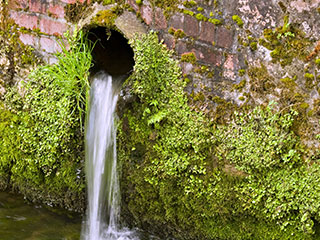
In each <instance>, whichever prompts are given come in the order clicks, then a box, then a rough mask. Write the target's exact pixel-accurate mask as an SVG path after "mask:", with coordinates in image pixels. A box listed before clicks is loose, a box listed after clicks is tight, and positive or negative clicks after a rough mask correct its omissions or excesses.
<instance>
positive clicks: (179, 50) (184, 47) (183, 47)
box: [175, 42, 189, 55]
mask: <svg viewBox="0 0 320 240" xmlns="http://www.w3.org/2000/svg"><path fill="white" fill-rule="evenodd" d="M175 50H176V52H177V54H178V55H181V54H183V53H185V52H189V50H188V48H187V44H185V43H184V42H178V43H177V44H176V48H175Z"/></svg>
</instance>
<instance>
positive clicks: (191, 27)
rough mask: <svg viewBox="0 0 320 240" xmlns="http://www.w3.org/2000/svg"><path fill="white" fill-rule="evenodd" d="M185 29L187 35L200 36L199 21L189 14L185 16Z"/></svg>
mask: <svg viewBox="0 0 320 240" xmlns="http://www.w3.org/2000/svg"><path fill="white" fill-rule="evenodd" d="M183 30H184V32H185V34H186V35H187V36H191V37H198V36H199V21H198V20H197V19H195V18H194V17H191V16H189V15H185V16H184V26H183Z"/></svg>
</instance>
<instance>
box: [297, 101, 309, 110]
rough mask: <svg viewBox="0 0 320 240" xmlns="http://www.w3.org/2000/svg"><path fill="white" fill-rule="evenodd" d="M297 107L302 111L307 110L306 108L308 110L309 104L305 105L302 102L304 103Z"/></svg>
mask: <svg viewBox="0 0 320 240" xmlns="http://www.w3.org/2000/svg"><path fill="white" fill-rule="evenodd" d="M299 107H300V108H302V109H308V108H309V104H308V103H306V102H304V103H301V104H300V105H299Z"/></svg>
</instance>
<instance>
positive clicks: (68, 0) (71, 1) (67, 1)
mask: <svg viewBox="0 0 320 240" xmlns="http://www.w3.org/2000/svg"><path fill="white" fill-rule="evenodd" d="M61 2H64V3H67V4H71V3H76V2H77V0H61Z"/></svg>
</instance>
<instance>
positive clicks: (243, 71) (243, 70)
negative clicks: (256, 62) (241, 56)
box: [238, 69, 246, 77]
mask: <svg viewBox="0 0 320 240" xmlns="http://www.w3.org/2000/svg"><path fill="white" fill-rule="evenodd" d="M238 74H239V76H240V77H242V76H244V75H245V74H246V70H245V69H240V70H239V71H238Z"/></svg>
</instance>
